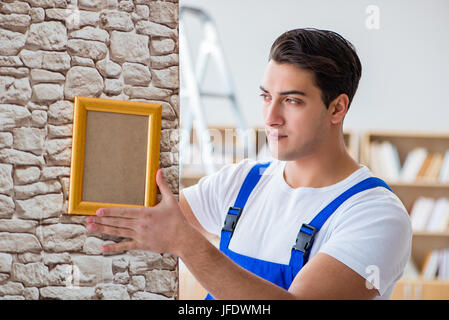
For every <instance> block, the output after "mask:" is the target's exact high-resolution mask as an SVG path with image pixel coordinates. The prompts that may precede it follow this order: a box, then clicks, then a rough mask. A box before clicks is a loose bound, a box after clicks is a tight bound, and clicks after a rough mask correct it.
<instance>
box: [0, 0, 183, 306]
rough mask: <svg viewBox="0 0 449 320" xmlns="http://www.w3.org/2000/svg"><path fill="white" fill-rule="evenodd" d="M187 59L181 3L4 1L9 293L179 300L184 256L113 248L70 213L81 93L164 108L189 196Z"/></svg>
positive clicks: (174, 183)
mask: <svg viewBox="0 0 449 320" xmlns="http://www.w3.org/2000/svg"><path fill="white" fill-rule="evenodd" d="M178 65H179V63H178V3H177V0H173V1H153V0H134V1H131V0H124V1H119V0H102V1H100V0H78V1H73V0H72V1H71V0H24V1H12V0H6V1H5V0H2V1H1V2H0V299H176V298H177V297H178V292H177V288H178V261H177V259H176V257H174V256H171V255H169V254H157V253H152V252H145V251H132V252H128V253H125V254H119V255H104V254H102V252H101V249H100V248H101V245H102V244H103V243H105V242H108V243H110V242H111V241H120V239H118V238H112V237H106V236H102V235H100V234H96V233H92V232H89V231H87V229H86V224H85V221H84V219H85V217H84V216H77V215H69V214H67V202H68V186H69V178H70V157H71V144H72V139H71V136H72V122H73V100H74V97H75V96H77V95H80V96H91V97H101V98H108V99H116V100H130V101H144V102H155V103H160V104H162V106H163V111H162V131H161V155H160V167H161V168H163V170H164V175H165V177H166V179H167V180H168V182H169V183H170V186H171V187H172V191H173V192H174V193H175V194H178V136H179V135H178V129H179V122H178V120H179V119H178V115H179V107H178V92H179V84H178V83H179V80H178V78H179V76H178ZM158 199H159V200H160V196H159V198H158Z"/></svg>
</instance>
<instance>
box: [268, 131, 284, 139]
mask: <svg viewBox="0 0 449 320" xmlns="http://www.w3.org/2000/svg"><path fill="white" fill-rule="evenodd" d="M286 137H287V135H283V134H279V133H277V132H268V135H267V138H268V139H269V140H275V141H278V140H280V139H282V138H286Z"/></svg>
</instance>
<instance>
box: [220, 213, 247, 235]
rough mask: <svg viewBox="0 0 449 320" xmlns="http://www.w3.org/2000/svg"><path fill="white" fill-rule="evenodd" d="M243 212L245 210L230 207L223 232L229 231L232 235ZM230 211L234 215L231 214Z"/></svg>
mask: <svg viewBox="0 0 449 320" xmlns="http://www.w3.org/2000/svg"><path fill="white" fill-rule="evenodd" d="M242 210H243V209H242V208H239V207H229V209H228V214H227V215H226V219H225V222H224V226H223V229H222V231H229V232H231V233H232V232H234V229H235V226H236V225H237V221H238V220H239V218H240V215H241V214H242ZM230 211H232V212H234V213H230Z"/></svg>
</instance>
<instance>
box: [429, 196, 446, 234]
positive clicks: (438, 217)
mask: <svg viewBox="0 0 449 320" xmlns="http://www.w3.org/2000/svg"><path fill="white" fill-rule="evenodd" d="M448 224H449V199H448V198H443V197H442V198H439V199H437V200H436V202H435V206H434V207H433V209H432V212H431V214H430V218H429V221H428V223H427V226H426V230H427V231H429V232H444V231H446V229H447V228H448Z"/></svg>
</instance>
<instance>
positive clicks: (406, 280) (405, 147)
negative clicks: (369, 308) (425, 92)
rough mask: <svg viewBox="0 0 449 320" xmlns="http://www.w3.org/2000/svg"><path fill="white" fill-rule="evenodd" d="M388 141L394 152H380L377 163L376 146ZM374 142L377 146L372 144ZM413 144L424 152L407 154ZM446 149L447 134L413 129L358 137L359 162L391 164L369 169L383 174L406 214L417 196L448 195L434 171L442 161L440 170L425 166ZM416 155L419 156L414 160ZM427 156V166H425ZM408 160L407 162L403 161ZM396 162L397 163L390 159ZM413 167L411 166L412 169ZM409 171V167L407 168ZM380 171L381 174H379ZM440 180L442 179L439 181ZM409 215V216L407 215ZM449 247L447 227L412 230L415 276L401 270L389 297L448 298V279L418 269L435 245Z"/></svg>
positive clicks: (372, 165)
mask: <svg viewBox="0 0 449 320" xmlns="http://www.w3.org/2000/svg"><path fill="white" fill-rule="evenodd" d="M386 141H387V142H389V143H391V144H392V145H393V146H394V148H393V149H391V148H390V150H394V151H395V152H396V153H397V154H396V156H391V155H388V152H387V154H385V153H384V154H382V156H384V158H385V159H387V161H386V162H383V163H379V162H377V163H376V161H379V160H378V159H376V157H378V155H379V154H380V153H381V152H383V151H381V149H380V148H379V147H378V146H379V145H382V143H384V142H386ZM376 145H377V146H376ZM417 148H423V149H425V150H426V151H427V156H425V155H421V156H418V155H417V154H416V155H414V157H412V156H411V154H412V151H413V150H416V149H417ZM447 150H449V134H439V133H435V134H434V133H417V132H385V131H383V132H379V131H378V132H365V133H364V134H363V135H362V138H361V147H360V162H361V163H362V164H364V165H366V166H368V167H370V168H371V169H372V170H373V169H374V168H379V167H382V168H385V167H388V166H389V165H391V167H390V168H388V170H383V171H381V170H379V171H378V172H374V170H373V173H374V174H375V175H377V176H379V177H380V178H383V179H384V180H385V181H386V182H387V183H388V184H389V185H390V187H391V188H392V189H393V191H394V192H395V194H396V195H397V196H398V197H399V198H400V199H401V201H402V202H403V203H404V206H405V207H406V209H407V211H408V212H409V214H412V212H413V208H414V205H415V204H416V203H417V202H418V201H417V200H418V199H419V198H420V197H425V198H428V199H434V200H435V201H436V200H437V199H439V198H448V199H449V181H447V180H442V179H441V176H440V175H439V174H438V175H435V173H437V172H438V173H441V166H442V162H441V161H440V162H439V163H438V164H439V165H440V170H436V168H437V166H438V164H437V165H435V166H434V167H435V168H434V169H429V167H430V163H431V161H432V160H433V157H434V155H436V154H440V155H441V154H443V155H444V154H445V153H446V151H447ZM412 158H413V159H414V163H415V165H414V166H415V170H414V174H416V175H413V174H410V175H408V176H407V175H406V174H405V170H406V169H405V167H406V166H409V168H410V167H411V163H412V162H413V161H412V160H411V159H412ZM418 158H420V160H417V159H418ZM425 158H426V159H427V158H431V159H432V160H429V159H427V168H426V167H425V166H426V164H425V162H426V160H424V159H425ZM407 161H409V163H408V164H406V162H407ZM393 162H397V163H393ZM398 166H399V167H400V168H401V171H402V172H400V173H399V175H395V174H394V171H395V170H396V168H397V167H398ZM412 171H413V170H412ZM409 172H411V171H409ZM382 174H383V175H382ZM442 181H443V182H442ZM411 218H413V216H412V215H411ZM446 248H449V228H446V229H445V231H442V232H430V231H426V230H425V229H424V230H414V232H413V239H412V253H411V261H412V262H413V263H414V265H415V267H416V269H417V270H418V275H417V276H411V275H407V274H405V275H404V277H403V278H402V279H401V280H400V281H399V282H398V284H397V286H396V288H395V291H394V293H393V296H392V299H449V281H448V280H440V279H438V278H437V277H435V278H434V279H424V277H423V276H422V270H423V268H424V266H425V264H426V261H427V260H426V259H427V257H428V255H429V252H431V251H432V250H435V249H446Z"/></svg>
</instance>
